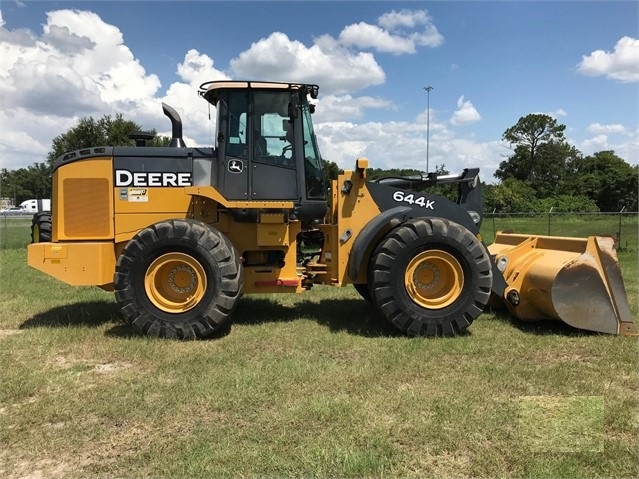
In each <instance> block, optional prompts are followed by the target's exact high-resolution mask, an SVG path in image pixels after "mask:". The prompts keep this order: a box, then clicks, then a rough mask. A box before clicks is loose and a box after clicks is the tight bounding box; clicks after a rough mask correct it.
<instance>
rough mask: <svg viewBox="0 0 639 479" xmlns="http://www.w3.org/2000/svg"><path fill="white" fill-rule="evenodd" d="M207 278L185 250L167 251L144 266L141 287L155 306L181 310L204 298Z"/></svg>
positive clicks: (174, 311)
mask: <svg viewBox="0 0 639 479" xmlns="http://www.w3.org/2000/svg"><path fill="white" fill-rule="evenodd" d="M206 288H207V278H206V272H205V271H204V268H203V267H202V265H201V264H200V263H199V261H198V260H197V259H195V258H194V257H193V256H190V255H188V254H185V253H167V254H164V255H162V256H159V257H158V258H156V259H155V260H154V261H153V262H152V263H151V264H150V265H149V267H148V268H147V271H146V275H145V278H144V289H145V292H146V295H147V298H148V299H149V301H151V303H153V305H154V306H155V307H157V308H158V309H160V310H162V311H165V312H167V313H176V314H177V313H183V312H185V311H188V310H190V309H192V308H194V307H195V306H196V305H198V304H199V303H200V301H201V300H202V299H203V298H204V294H205V292H206Z"/></svg>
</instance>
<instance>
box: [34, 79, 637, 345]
mask: <svg viewBox="0 0 639 479" xmlns="http://www.w3.org/2000/svg"><path fill="white" fill-rule="evenodd" d="M318 90H319V88H318V86H317V85H309V84H297V83H272V82H241V81H221V82H208V83H204V84H203V85H202V86H201V87H200V91H199V94H200V95H201V96H202V97H203V98H204V99H205V100H207V101H208V102H209V103H210V104H211V105H213V106H214V107H215V108H216V110H217V123H216V124H217V133H216V135H215V147H214V148H189V147H186V145H185V144H184V141H183V140H182V125H181V121H180V118H179V116H178V114H177V113H176V112H175V111H174V110H173V109H172V108H170V107H168V106H166V105H164V111H165V113H166V115H167V116H168V117H169V118H170V119H171V122H172V128H173V138H172V141H171V145H170V146H169V147H162V148H160V147H143V146H142V143H144V138H143V135H142V136H140V137H138V138H137V140H138V143H140V146H137V147H109V146H107V147H104V146H100V147H94V148H87V149H83V150H79V151H74V152H71V153H68V154H65V155H63V156H62V157H60V158H59V159H58V160H57V161H56V163H55V165H54V173H53V195H52V201H53V203H52V214H51V215H39V216H37V217H36V219H35V221H34V231H33V235H34V243H33V244H31V245H30V246H29V248H28V262H29V265H31V266H32V267H34V268H37V269H39V270H41V271H43V272H45V273H47V274H49V275H51V276H54V277H55V278H58V279H60V280H62V281H64V282H66V283H69V284H72V285H95V286H99V287H101V288H103V289H105V290H114V291H115V296H116V299H117V302H118V305H119V308H120V310H121V312H122V315H123V317H124V319H125V320H126V321H127V322H128V323H130V324H132V325H133V326H134V327H135V328H137V329H138V330H140V331H142V332H144V333H146V334H149V335H152V336H161V337H171V338H173V337H177V338H199V337H204V336H207V335H209V334H211V333H213V332H214V331H215V330H217V329H218V328H220V327H221V326H222V325H223V324H224V323H225V322H227V321H228V320H229V318H230V317H231V315H232V313H233V310H234V308H235V306H236V304H237V302H238V300H239V298H240V297H241V295H242V294H249V293H297V292H302V291H304V290H307V289H310V288H311V287H312V286H313V285H331V286H345V285H348V284H353V285H354V286H355V288H356V289H357V291H359V293H360V294H361V295H362V296H363V297H364V298H365V299H367V300H368V301H370V302H371V303H372V304H374V305H375V306H376V307H377V308H378V309H379V311H380V312H381V314H382V315H383V316H384V317H385V318H386V319H387V320H388V321H390V322H391V323H392V324H393V325H395V326H396V327H397V328H399V329H400V330H401V331H404V332H405V333H407V334H410V335H425V336H439V335H453V334H455V333H458V332H460V331H463V330H465V329H466V328H467V327H468V326H469V325H470V324H471V323H472V322H473V320H474V319H475V318H477V317H478V316H479V315H480V314H481V312H482V311H483V310H484V308H485V307H486V305H487V304H488V302H489V300H491V304H493V305H497V304H498V303H500V304H501V305H503V306H505V307H506V308H508V310H509V311H510V312H511V313H512V314H513V315H514V316H516V317H519V318H523V319H532V320H534V319H541V318H551V319H558V320H561V321H564V322H566V323H568V324H570V325H572V326H575V327H577V328H583V329H588V330H593V331H601V332H606V333H612V334H619V333H633V332H635V331H636V328H635V326H634V324H633V322H632V318H631V313H630V310H629V307H628V302H627V298H626V293H625V291H624V287H623V282H622V279H621V274H620V271H619V266H618V263H617V260H616V257H615V254H614V251H613V249H612V245H611V244H609V243H608V242H606V241H605V240H604V239H601V238H594V237H593V238H588V239H580V238H553V237H541V236H520V235H515V234H510V235H509V234H499V235H498V236H497V238H496V241H495V243H494V244H492V245H491V246H489V247H487V246H486V245H485V244H484V243H483V241H482V238H481V235H480V233H479V227H480V224H481V221H482V195H481V186H480V182H479V176H478V174H479V169H466V170H464V171H463V172H462V173H460V174H458V175H445V176H442V175H436V174H434V173H425V174H423V175H419V176H413V177H400V178H385V179H382V180H377V181H369V180H368V178H367V166H368V160H366V159H364V158H359V159H357V160H356V162H355V168H354V169H353V170H352V171H345V172H344V173H343V174H341V175H339V178H338V179H337V180H334V181H332V184H331V185H330V187H329V185H326V184H325V181H324V176H323V171H322V159H321V156H320V153H319V150H318V147H317V141H316V138H315V134H314V133H313V124H312V122H311V114H312V113H313V111H314V105H312V104H311V103H309V98H308V97H310V98H311V99H315V98H317V95H318ZM438 183H454V184H456V185H457V190H458V198H457V201H456V202H454V201H450V200H448V199H446V198H443V197H440V196H437V195H433V194H429V193H428V186H430V185H434V184H438ZM411 187H417V188H418V189H419V190H424V191H426V192H422V191H419V192H418V191H411V190H410V189H408V188H411ZM46 240H48V241H46ZM45 241H46V242H45Z"/></svg>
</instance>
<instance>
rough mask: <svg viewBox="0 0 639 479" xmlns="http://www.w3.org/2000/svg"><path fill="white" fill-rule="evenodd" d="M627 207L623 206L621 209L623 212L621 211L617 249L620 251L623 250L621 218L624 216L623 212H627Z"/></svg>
mask: <svg viewBox="0 0 639 479" xmlns="http://www.w3.org/2000/svg"><path fill="white" fill-rule="evenodd" d="M625 209H626V207H625V206H623V207H622V208H621V211H619V229H618V230H617V248H618V249H620V248H621V217H622V215H623V210H625Z"/></svg>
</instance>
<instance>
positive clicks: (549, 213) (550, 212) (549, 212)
mask: <svg viewBox="0 0 639 479" xmlns="http://www.w3.org/2000/svg"><path fill="white" fill-rule="evenodd" d="M553 208H554V206H551V207H550V211H548V236H550V215H551V214H552V209H553Z"/></svg>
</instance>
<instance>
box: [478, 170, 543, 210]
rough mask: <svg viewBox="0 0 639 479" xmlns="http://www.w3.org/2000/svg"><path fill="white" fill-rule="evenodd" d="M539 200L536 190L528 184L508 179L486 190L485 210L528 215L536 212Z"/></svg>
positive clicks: (487, 186) (488, 186)
mask: <svg viewBox="0 0 639 479" xmlns="http://www.w3.org/2000/svg"><path fill="white" fill-rule="evenodd" d="M536 203H537V198H536V196H535V190H533V189H532V188H531V187H530V186H529V185H528V183H526V182H525V181H521V180H518V179H515V178H507V179H505V180H503V181H502V182H501V183H499V184H497V185H486V188H484V209H485V210H486V211H493V210H496V211H497V212H507V213H511V212H512V213H528V212H532V211H535V208H536Z"/></svg>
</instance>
